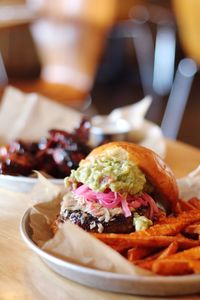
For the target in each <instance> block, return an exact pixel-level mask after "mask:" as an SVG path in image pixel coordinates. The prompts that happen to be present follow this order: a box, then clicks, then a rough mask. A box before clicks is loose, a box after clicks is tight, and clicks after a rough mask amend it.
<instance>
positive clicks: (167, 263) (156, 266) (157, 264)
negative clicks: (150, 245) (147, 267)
mask: <svg viewBox="0 0 200 300" xmlns="http://www.w3.org/2000/svg"><path fill="white" fill-rule="evenodd" d="M199 259H200V246H198V247H194V248H191V249H188V250H185V251H182V252H179V253H176V254H173V255H170V256H169V257H168V258H164V259H157V260H155V261H154V263H153V265H152V271H153V272H155V273H157V274H160V275H184V274H190V273H193V272H196V273H197V272H199V269H198V267H199V264H198V266H197V267H196V271H195V265H194V263H192V262H191V261H198V260H199Z"/></svg>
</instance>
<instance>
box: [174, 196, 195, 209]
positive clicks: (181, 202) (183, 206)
mask: <svg viewBox="0 0 200 300" xmlns="http://www.w3.org/2000/svg"><path fill="white" fill-rule="evenodd" d="M177 205H179V207H180V210H181V212H183V211H188V210H192V209H195V208H196V207H195V206H193V205H192V204H191V203H189V202H187V201H184V200H182V199H178V201H177Z"/></svg>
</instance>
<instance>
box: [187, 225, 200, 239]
mask: <svg viewBox="0 0 200 300" xmlns="http://www.w3.org/2000/svg"><path fill="white" fill-rule="evenodd" d="M184 233H185V234H187V235H191V236H195V235H196V236H197V238H199V237H200V224H191V225H189V226H187V227H186V228H185V229H184Z"/></svg>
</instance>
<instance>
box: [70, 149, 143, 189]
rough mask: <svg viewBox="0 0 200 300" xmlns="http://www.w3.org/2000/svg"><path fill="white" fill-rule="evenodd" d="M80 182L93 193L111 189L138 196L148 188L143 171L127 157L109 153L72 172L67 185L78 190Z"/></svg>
mask: <svg viewBox="0 0 200 300" xmlns="http://www.w3.org/2000/svg"><path fill="white" fill-rule="evenodd" d="M78 182H81V183H83V184H86V185H87V186H88V187H90V188H91V189H92V190H93V191H97V192H104V191H105V190H106V189H107V188H110V189H111V191H113V192H119V193H124V192H125V193H127V194H132V195H133V194H138V193H140V192H142V191H143V189H144V187H145V186H146V178H145V175H144V174H143V173H142V171H141V170H140V169H139V168H138V167H137V165H136V164H134V163H133V162H132V161H130V160H128V157H127V155H126V156H125V155H123V156H120V155H117V152H115V153H108V154H107V155H100V156H98V158H95V159H94V160H93V161H92V162H91V161H88V162H85V163H84V164H81V165H80V166H79V168H78V169H77V170H72V172H71V175H70V177H67V178H66V179H65V184H66V185H69V184H71V183H72V184H73V187H74V188H76V185H77V183H78Z"/></svg>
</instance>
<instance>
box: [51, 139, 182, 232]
mask: <svg viewBox="0 0 200 300" xmlns="http://www.w3.org/2000/svg"><path fill="white" fill-rule="evenodd" d="M65 185H66V187H67V191H66V194H65V195H64V197H63V201H62V202H61V209H60V214H59V215H58V217H57V219H56V220H55V222H54V223H53V225H52V230H53V232H54V233H55V232H56V230H57V228H58V227H59V226H61V224H63V223H64V222H66V221H67V220H69V221H71V222H72V223H74V224H77V225H78V226H80V227H82V228H83V229H84V230H86V231H89V232H99V233H102V232H107V233H130V232H133V231H138V230H142V229H147V228H148V227H150V226H152V225H153V224H154V223H155V222H156V220H157V219H158V217H159V216H160V214H161V213H166V214H169V213H170V212H171V211H173V208H174V207H175V205H176V201H177V199H178V188H177V184H176V179H175V177H174V175H173V173H172V171H171V170H170V168H169V167H168V166H167V165H166V164H165V163H164V161H163V160H162V159H161V158H160V157H159V156H158V155H157V154H155V153H154V152H153V151H151V150H149V149H147V148H144V147H142V146H139V145H135V144H133V143H128V142H111V143H108V144H104V145H102V146H99V147H97V148H95V149H94V150H93V151H92V152H91V153H90V154H89V155H88V156H87V157H86V158H85V159H84V160H82V161H81V162H80V164H79V167H78V169H76V170H72V171H71V175H70V176H69V177H67V178H65Z"/></svg>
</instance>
